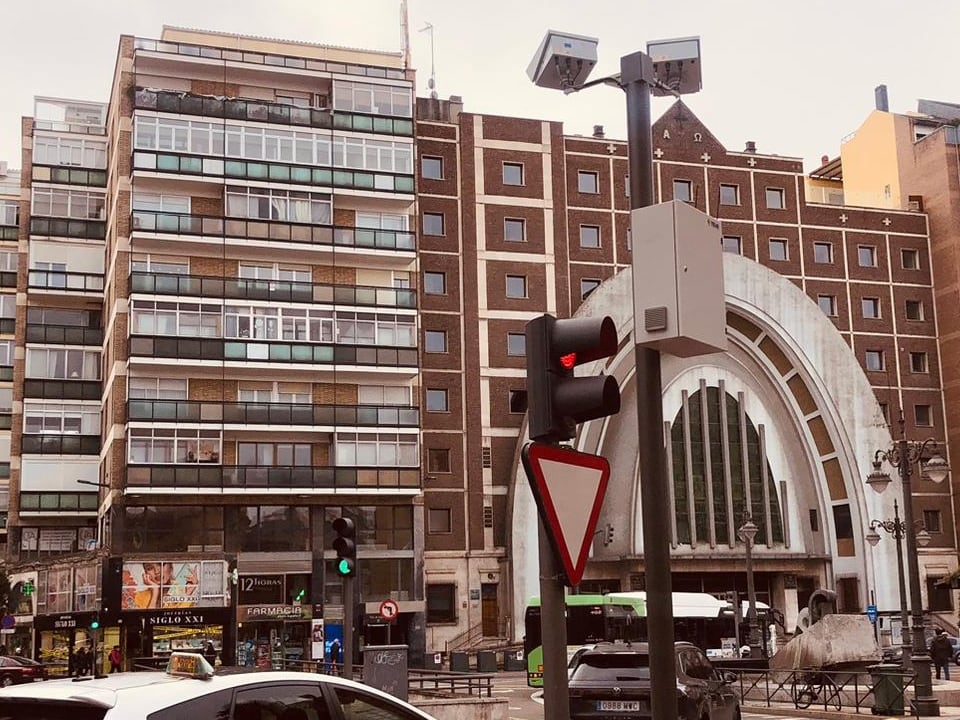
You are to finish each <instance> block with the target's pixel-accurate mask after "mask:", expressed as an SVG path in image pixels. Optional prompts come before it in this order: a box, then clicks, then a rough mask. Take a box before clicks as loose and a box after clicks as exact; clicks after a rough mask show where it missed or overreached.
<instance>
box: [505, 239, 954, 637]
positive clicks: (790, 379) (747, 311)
mask: <svg viewBox="0 0 960 720" xmlns="http://www.w3.org/2000/svg"><path fill="white" fill-rule="evenodd" d="M724 280H725V291H726V303H727V340H728V347H727V351H726V352H723V353H716V354H712V355H704V356H699V357H693V358H678V357H674V356H669V355H664V356H663V359H662V378H663V403H664V412H663V416H664V421H665V422H664V441H665V443H667V447H668V453H667V473H668V476H669V478H670V483H669V485H670V492H671V501H672V505H673V507H674V513H673V515H672V517H671V519H670V523H669V534H670V538H671V547H672V549H671V556H672V568H673V578H674V589H675V590H700V591H706V592H722V591H726V590H737V589H739V590H741V591H742V590H743V584H742V583H743V578H744V577H745V569H744V565H745V559H744V557H745V556H744V548H743V545H742V543H741V542H740V541H739V540H738V539H736V533H735V532H733V533H731V532H730V531H729V530H730V527H731V526H735V527H739V525H740V524H741V523H742V521H743V519H744V511H745V510H746V508H747V507H749V508H750V509H751V511H752V517H753V520H754V522H756V523H757V524H758V525H759V526H760V528H761V531H760V532H759V533H758V535H757V539H756V541H755V548H754V570H755V573H756V576H757V578H758V595H759V596H760V599H761V600H765V601H768V602H770V603H771V604H773V605H774V606H775V607H777V608H779V609H781V610H783V611H784V614H785V617H786V623H787V627H788V628H792V623H794V622H795V619H796V614H797V611H798V609H799V603H802V602H804V601H805V599H806V596H807V595H808V594H809V592H810V591H812V590H813V589H815V588H817V587H827V588H832V589H836V590H837V592H838V594H839V595H840V602H841V605H842V606H846V607H847V608H848V609H853V608H859V609H862V608H863V607H864V606H865V605H866V604H867V602H869V601H870V597H871V593H874V594H875V598H876V603H877V604H878V606H879V607H880V609H881V610H884V609H889V610H893V609H895V608H897V607H899V596H898V593H897V581H896V577H897V575H896V565H895V547H894V543H892V542H887V543H880V544H879V545H878V546H877V547H875V548H871V547H870V546H869V545H867V544H866V543H865V541H864V540H863V537H864V534H865V532H866V526H867V525H868V524H869V522H870V519H872V518H886V517H891V516H892V513H893V511H892V504H893V500H894V498H895V497H897V496H899V495H901V494H902V489H901V488H900V486H899V483H896V482H895V483H894V484H893V485H892V488H893V489H892V491H889V492H887V493H885V494H884V495H882V496H881V495H877V494H875V493H874V492H873V491H871V490H869V489H868V488H867V487H866V485H865V483H864V478H866V476H867V474H868V473H869V472H870V469H871V461H872V459H873V456H874V452H875V450H876V449H878V448H886V447H888V446H889V445H890V443H891V437H890V433H889V431H888V429H887V426H886V423H885V421H884V418H883V415H882V412H881V409H880V407H879V405H878V403H877V400H876V397H875V395H874V393H873V390H872V388H871V386H870V384H869V383H868V381H867V379H866V377H865V376H864V374H863V371H862V370H861V368H860V366H859V364H858V363H857V360H856V358H855V357H854V355H853V353H852V351H851V350H850V348H849V346H848V345H847V344H846V343H845V342H844V340H843V338H842V337H841V336H840V334H839V333H838V332H837V331H836V329H835V328H834V326H833V325H832V323H831V322H830V321H829V319H827V318H826V317H825V316H824V314H823V313H822V311H821V310H820V309H819V308H818V307H817V305H816V304H815V303H814V302H812V301H811V300H810V299H809V298H808V297H807V296H806V295H805V294H804V293H803V292H802V291H801V290H800V289H799V288H798V287H796V286H795V285H794V284H793V283H792V282H790V281H789V280H787V279H785V278H784V277H782V276H780V275H778V274H776V273H774V272H772V271H770V270H768V269H767V268H765V267H763V266H762V265H760V264H758V263H756V262H753V261H752V260H749V259H745V258H743V257H740V256H736V255H730V254H725V255H724ZM632 309H633V300H632V278H631V274H630V272H629V271H627V272H623V273H620V274H619V275H617V276H615V277H613V278H611V279H610V280H608V281H606V282H604V283H603V284H602V285H601V286H600V287H599V288H597V290H595V291H594V293H593V294H592V295H591V296H590V298H589V299H588V301H587V302H586V303H585V304H584V305H583V306H582V308H581V309H580V311H579V312H578V315H610V316H611V317H612V318H613V319H614V320H615V322H616V324H617V327H618V331H619V336H620V338H621V339H623V338H627V342H626V343H624V344H623V347H622V349H621V351H620V353H619V354H618V355H617V356H616V357H614V358H612V359H610V360H609V362H606V363H601V362H598V363H595V364H594V366H593V367H588V368H586V369H585V373H587V374H591V373H594V372H599V371H600V370H601V369H602V370H603V371H605V372H607V373H609V374H613V375H614V376H615V377H617V379H618V381H619V383H620V387H621V397H622V407H621V411H620V413H619V414H617V415H616V416H613V417H610V418H604V419H603V420H598V421H594V422H592V423H588V424H587V425H586V426H584V427H583V428H582V430H581V433H580V435H579V436H578V437H577V440H576V446H577V448H578V449H580V450H582V451H584V452H592V453H599V454H602V455H604V456H605V457H607V458H608V460H609V461H610V464H611V481H610V485H609V488H608V491H607V495H606V498H605V501H604V506H603V511H602V514H601V517H600V520H599V523H600V527H604V526H605V525H606V524H610V525H612V526H613V528H614V532H613V541H612V542H610V543H609V544H607V545H604V544H602V543H600V542H596V543H595V544H594V547H593V549H592V554H591V559H590V562H589V563H588V565H587V570H586V573H585V576H584V586H585V587H589V588H591V589H598V590H602V589H609V588H611V587H617V588H620V589H641V588H642V566H643V559H642V556H643V526H642V511H641V507H640V486H639V483H640V482H642V467H641V463H640V462H639V458H638V454H637V430H636V428H637V410H636V386H635V382H634V377H635V376H634V349H633V342H632V337H631V336H632V328H633V316H632ZM721 399H722V400H723V401H722V402H721ZM704 400H705V401H704ZM705 427H706V428H708V430H707V432H704V428H705ZM525 441H526V438H525V436H521V441H520V443H519V444H522V443H523V442H525ZM518 449H519V445H518ZM515 477H516V482H515V484H514V493H513V522H512V550H513V553H512V563H513V566H512V575H513V605H514V612H515V613H516V617H518V618H519V617H522V616H523V608H524V605H525V602H526V599H527V598H528V597H529V596H531V595H535V594H537V593H538V592H539V588H538V580H537V578H538V576H539V575H538V571H537V562H538V552H537V532H536V528H537V516H536V508H535V505H534V503H533V500H532V497H531V495H530V492H529V488H528V486H527V480H526V477H525V475H524V473H523V470H522V467H521V466H520V465H519V464H518V465H517V472H516V476H515ZM921 560H922V562H933V563H937V564H939V565H942V564H944V562H948V563H949V564H950V565H951V566H952V565H953V564H954V560H953V558H952V555H951V556H950V557H949V558H948V557H946V556H945V557H939V556H938V555H926V556H924V557H923V558H922V559H921ZM518 625H520V626H522V624H518Z"/></svg>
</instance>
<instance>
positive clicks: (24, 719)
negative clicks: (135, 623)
mask: <svg viewBox="0 0 960 720" xmlns="http://www.w3.org/2000/svg"><path fill="white" fill-rule="evenodd" d="M207 718H211V720H214V719H215V720H360V719H361V718H377V720H434V718H432V717H431V716H430V715H427V714H426V713H425V712H423V711H421V710H418V709H417V708H415V707H414V706H413V705H409V704H408V703H405V702H402V701H401V700H398V699H397V698H395V697H393V696H391V695H388V694H387V693H384V692H381V691H379V690H376V689H374V688H371V687H367V686H366V685H362V684H360V683H356V682H352V681H350V680H344V679H343V678H338V677H331V676H328V675H315V674H312V673H301V672H232V673H231V672H230V671H229V670H218V671H216V672H214V670H213V668H212V667H210V665H209V663H207V662H206V661H205V660H204V659H203V657H202V656H200V655H196V654H193V653H174V654H173V656H172V657H171V660H170V664H169V665H168V667H167V670H166V671H165V672H128V673H118V674H114V675H107V676H105V677H98V678H91V677H83V678H76V679H72V680H48V681H46V682H40V683H32V684H29V685H19V686H14V687H10V688H4V689H0V720H206V719H207Z"/></svg>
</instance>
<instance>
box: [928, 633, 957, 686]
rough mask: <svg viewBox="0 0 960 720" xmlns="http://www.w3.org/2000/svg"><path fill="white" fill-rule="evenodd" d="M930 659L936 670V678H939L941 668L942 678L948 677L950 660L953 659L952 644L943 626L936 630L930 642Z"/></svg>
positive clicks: (946, 678) (947, 678)
mask: <svg viewBox="0 0 960 720" xmlns="http://www.w3.org/2000/svg"><path fill="white" fill-rule="evenodd" d="M930 659H931V660H933V666H934V668H936V671H937V680H939V679H940V671H941V670H943V679H944V680H949V679H950V661H951V660H953V645H952V644H951V643H950V638H949V637H947V633H946V632H944V630H943V628H940V629H939V630H937V634H936V635H934V637H933V641H932V642H931V643H930Z"/></svg>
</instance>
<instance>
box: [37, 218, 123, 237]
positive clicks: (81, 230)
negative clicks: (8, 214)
mask: <svg viewBox="0 0 960 720" xmlns="http://www.w3.org/2000/svg"><path fill="white" fill-rule="evenodd" d="M30 234H31V235H42V236H46V237H68V238H90V239H93V240H103V239H104V238H105V237H106V236H107V223H106V222H105V221H103V220H79V219H75V218H48V217H32V218H30Z"/></svg>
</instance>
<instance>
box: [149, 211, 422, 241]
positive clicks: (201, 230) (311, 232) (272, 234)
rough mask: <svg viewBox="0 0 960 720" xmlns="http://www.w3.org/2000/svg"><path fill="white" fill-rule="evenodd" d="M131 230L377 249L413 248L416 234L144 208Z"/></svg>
mask: <svg viewBox="0 0 960 720" xmlns="http://www.w3.org/2000/svg"><path fill="white" fill-rule="evenodd" d="M132 225H133V230H134V231H137V230H145V231H149V232H157V233H174V234H176V235H206V236H211V237H222V236H226V237H233V238H243V239H249V240H275V241H279V242H294V243H311V244H314V245H337V246H341V247H357V248H374V249H377V250H415V249H416V235H415V234H414V233H412V232H407V231H401V230H378V229H375V228H354V227H337V226H333V225H307V224H301V223H288V222H275V221H272V220H245V219H242V218H223V217H214V216H206V215H180V214H176V213H163V212H154V211H148V210H135V211H134V213H133V222H132Z"/></svg>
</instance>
